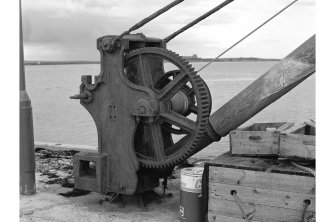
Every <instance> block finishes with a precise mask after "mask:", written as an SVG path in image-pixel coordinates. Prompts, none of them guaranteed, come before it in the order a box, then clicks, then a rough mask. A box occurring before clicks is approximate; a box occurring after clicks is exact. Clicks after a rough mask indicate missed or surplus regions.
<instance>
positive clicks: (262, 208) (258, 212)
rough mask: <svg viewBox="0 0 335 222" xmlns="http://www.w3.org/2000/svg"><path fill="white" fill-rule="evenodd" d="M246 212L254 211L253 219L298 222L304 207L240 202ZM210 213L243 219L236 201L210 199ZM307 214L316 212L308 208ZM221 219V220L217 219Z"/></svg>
mask: <svg viewBox="0 0 335 222" xmlns="http://www.w3.org/2000/svg"><path fill="white" fill-rule="evenodd" d="M240 204H241V206H242V208H243V210H244V212H245V213H246V214H247V215H248V214H250V213H253V214H254V216H253V217H252V218H251V221H254V220H256V221H266V222H278V221H285V222H297V221H300V220H301V216H302V213H303V209H301V210H294V209H287V208H280V207H270V206H266V205H259V204H254V203H240ZM208 209H209V212H210V213H209V215H212V214H215V215H223V216H225V217H235V218H240V219H242V213H241V211H240V208H239V207H238V204H237V203H236V202H235V201H230V200H221V199H214V198H212V199H209V202H208ZM305 216H306V217H307V218H309V217H314V218H315V213H314V212H311V211H309V208H307V211H306V214H305ZM216 221H219V220H216Z"/></svg>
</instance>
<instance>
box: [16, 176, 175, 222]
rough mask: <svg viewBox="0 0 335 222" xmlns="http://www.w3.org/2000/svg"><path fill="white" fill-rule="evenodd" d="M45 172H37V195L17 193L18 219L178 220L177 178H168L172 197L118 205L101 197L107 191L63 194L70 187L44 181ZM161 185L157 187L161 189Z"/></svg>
mask: <svg viewBox="0 0 335 222" xmlns="http://www.w3.org/2000/svg"><path fill="white" fill-rule="evenodd" d="M47 178H48V176H46V175H41V173H36V186H37V187H36V188H37V189H36V190H37V192H36V195H32V196H22V195H21V196H20V221H22V222H24V221H67V222H69V221H78V222H79V221H80V222H83V221H101V222H103V221H109V222H110V221H120V222H123V221H124V222H126V221H127V222H128V221H129V222H130V221H132V222H140V221H149V222H150V221H152V222H154V221H159V222H165V221H166V222H170V221H179V218H178V216H179V184H180V179H179V178H178V179H173V180H169V182H168V188H169V189H168V190H167V192H168V193H172V197H169V198H165V199H162V200H161V202H160V203H157V202H153V203H150V204H148V205H147V206H146V208H145V209H142V208H140V207H139V206H138V204H137V203H136V202H135V203H127V204H126V206H125V207H120V205H118V204H117V203H114V202H112V203H111V202H109V201H104V200H105V199H106V197H110V196H107V195H102V194H97V193H94V192H91V193H89V194H87V195H84V196H78V197H68V198H67V197H63V196H61V195H59V193H66V192H68V191H71V190H72V188H65V187H62V186H61V185H59V184H46V183H45V182H43V181H45V180H47ZM160 189H161V188H159V189H158V190H157V193H160V192H161V190H160Z"/></svg>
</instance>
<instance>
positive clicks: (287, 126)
mask: <svg viewBox="0 0 335 222" xmlns="http://www.w3.org/2000/svg"><path fill="white" fill-rule="evenodd" d="M293 125H294V123H292V122H287V123H285V124H284V125H282V126H280V127H278V129H277V130H278V131H283V130H286V129H288V128H290V127H292V126H293Z"/></svg>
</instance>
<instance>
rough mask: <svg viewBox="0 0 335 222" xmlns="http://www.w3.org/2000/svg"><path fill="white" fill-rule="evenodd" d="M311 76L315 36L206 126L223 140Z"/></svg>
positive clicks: (212, 118) (242, 93)
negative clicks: (211, 128) (209, 126)
mask: <svg viewBox="0 0 335 222" xmlns="http://www.w3.org/2000/svg"><path fill="white" fill-rule="evenodd" d="M314 72H315V36H313V37H311V38H310V39H308V40H307V41H306V42H304V43H303V44H302V45H300V46H299V47H298V48H297V49H296V50H294V51H293V52H292V53H290V54H289V55H288V56H286V57H285V58H284V59H282V60H281V61H280V62H279V63H278V64H276V65H275V66H273V67H272V68H271V69H270V70H268V71H267V72H266V73H265V74H263V75H262V76H261V77H259V78H258V79H257V80H255V81H254V82H253V83H252V84H250V85H249V86H248V87H247V88H245V89H244V90H243V91H242V92H240V93H239V94H238V95H236V96H235V97H234V98H232V99H231V100H230V101H229V102H227V103H226V104H224V105H223V106H221V107H220V108H219V109H218V110H217V111H215V112H214V113H213V114H212V115H211V116H210V117H209V122H210V124H211V125H212V127H213V129H214V131H215V132H216V133H217V134H218V135H220V136H222V137H223V136H226V135H227V134H229V132H230V131H231V130H234V129H236V128H237V127H239V126H240V125H241V124H243V123H244V122H246V121H247V120H249V119H250V118H251V117H253V116H254V115H256V114H257V113H258V112H260V111H261V110H263V109H264V108H265V107H267V106H268V105H270V104H271V103H273V102H274V101H276V100H277V99H279V98H280V97H281V96H283V95H284V94H286V93H287V92H288V91H290V90H291V89H293V88H294V87H295V86H297V85H298V84H299V83H301V82H302V81H303V80H305V79H306V78H307V77H309V76H310V75H312V74H313V73H314ZM203 145H205V143H203Z"/></svg>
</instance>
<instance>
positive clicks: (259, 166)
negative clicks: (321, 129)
mask: <svg viewBox="0 0 335 222" xmlns="http://www.w3.org/2000/svg"><path fill="white" fill-rule="evenodd" d="M209 165H215V166H221V167H226V168H237V169H245V170H253V171H266V172H274V173H283V174H292V175H302V176H311V175H310V174H309V173H308V172H306V171H303V170H300V169H298V168H296V167H295V166H293V165H292V164H291V163H290V162H289V161H279V160H278V159H269V158H266V159H265V158H255V157H241V156H232V155H231V154H230V152H226V153H224V154H222V155H220V156H217V157H216V158H214V159H213V160H212V161H210V163H209Z"/></svg>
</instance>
